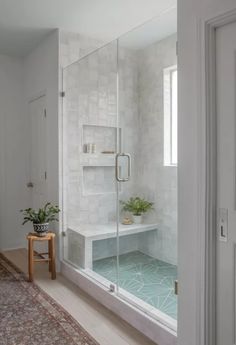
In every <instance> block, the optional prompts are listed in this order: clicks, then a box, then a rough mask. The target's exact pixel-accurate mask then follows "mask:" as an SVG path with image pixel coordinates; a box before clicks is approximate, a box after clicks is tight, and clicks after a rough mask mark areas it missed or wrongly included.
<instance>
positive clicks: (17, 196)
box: [0, 55, 29, 250]
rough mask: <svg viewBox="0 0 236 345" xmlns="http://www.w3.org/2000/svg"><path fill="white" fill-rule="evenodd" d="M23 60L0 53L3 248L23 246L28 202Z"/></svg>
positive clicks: (0, 223) (0, 244) (0, 228)
mask: <svg viewBox="0 0 236 345" xmlns="http://www.w3.org/2000/svg"><path fill="white" fill-rule="evenodd" d="M22 67H23V61H22V60H21V59H17V58H12V57H8V56H3V55H0V250H2V249H10V248H17V247H22V245H23V243H24V241H25V240H24V239H25V231H26V228H24V227H22V226H21V223H22V216H21V214H20V212H19V210H20V209H21V208H24V207H26V206H27V204H28V200H29V199H28V196H29V195H28V190H27V187H26V183H27V174H26V169H25V167H26V164H27V132H26V128H25V120H26V117H25V112H24V108H23V87H22V85H23V68H22Z"/></svg>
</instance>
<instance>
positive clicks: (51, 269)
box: [27, 232, 56, 282]
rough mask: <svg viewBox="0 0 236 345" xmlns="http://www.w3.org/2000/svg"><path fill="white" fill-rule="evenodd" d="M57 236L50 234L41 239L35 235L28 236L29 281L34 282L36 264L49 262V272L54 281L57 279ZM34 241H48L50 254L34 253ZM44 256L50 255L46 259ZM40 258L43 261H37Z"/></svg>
mask: <svg viewBox="0 0 236 345" xmlns="http://www.w3.org/2000/svg"><path fill="white" fill-rule="evenodd" d="M54 239H55V234H54V233H53V232H48V233H47V234H46V236H43V237H39V236H37V235H35V234H34V233H29V234H28V236H27V240H28V268H29V281H30V282H32V281H33V271H34V262H48V263H49V272H51V276H52V279H56V264H55V243H54ZM34 241H48V253H36V252H35V251H34ZM44 255H48V258H45V257H44ZM35 256H38V257H41V259H35V258H34V257H35Z"/></svg>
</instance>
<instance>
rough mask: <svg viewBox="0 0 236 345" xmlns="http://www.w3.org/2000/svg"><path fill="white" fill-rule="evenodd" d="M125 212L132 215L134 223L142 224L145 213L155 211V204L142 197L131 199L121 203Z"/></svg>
mask: <svg viewBox="0 0 236 345" xmlns="http://www.w3.org/2000/svg"><path fill="white" fill-rule="evenodd" d="M121 204H122V206H123V207H122V209H123V211H128V212H130V213H132V215H133V219H134V223H136V224H140V223H141V222H142V215H143V213H146V212H148V211H149V210H151V209H153V205H154V203H153V202H150V201H147V200H145V199H144V198H140V197H138V196H137V197H131V198H129V200H127V201H121Z"/></svg>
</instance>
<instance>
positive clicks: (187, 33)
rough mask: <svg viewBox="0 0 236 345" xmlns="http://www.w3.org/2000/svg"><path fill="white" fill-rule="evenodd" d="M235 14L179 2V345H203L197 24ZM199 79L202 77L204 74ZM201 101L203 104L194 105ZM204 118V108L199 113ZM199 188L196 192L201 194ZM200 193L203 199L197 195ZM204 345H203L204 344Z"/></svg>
mask: <svg viewBox="0 0 236 345" xmlns="http://www.w3.org/2000/svg"><path fill="white" fill-rule="evenodd" d="M235 8H236V3H235V0H224V1H222V0H199V1H196V0H179V1H178V71H179V112H178V113H179V171H178V178H179V184H178V190H179V202H178V205H179V209H178V214H179V224H178V229H179V236H178V240H179V243H178V248H179V254H178V258H179V270H178V274H179V283H180V287H179V307H178V310H179V316H178V343H179V344H180V345H190V344H191V345H199V344H203V342H202V341H201V340H200V338H199V336H200V330H201V328H202V327H201V320H200V318H199V316H200V313H201V312H203V311H201V310H200V298H201V294H202V291H201V290H199V289H200V284H199V283H200V275H201V272H199V266H200V262H201V260H202V258H201V257H199V243H200V240H201V237H202V235H203V234H202V229H203V230H204V226H205V224H204V210H205V204H204V202H205V199H204V190H203V191H202V189H204V170H203V168H204V164H205V161H204V158H205V156H204V136H205V132H204V115H203V116H202V117H201V110H202V109H201V103H202V105H203V100H201V98H200V97H201V79H200V76H201V72H203V71H201V65H200V58H201V44H202V42H201V40H200V39H199V38H200V34H201V33H200V31H199V29H198V28H200V27H201V25H202V21H203V20H204V19H206V18H209V17H214V16H216V15H217V14H220V13H224V12H226V11H229V10H231V9H235ZM203 74H204V73H203ZM198 101H202V102H198ZM203 113H204V108H203ZM200 188H201V189H200ZM201 191H202V193H201ZM204 344H205V343H204Z"/></svg>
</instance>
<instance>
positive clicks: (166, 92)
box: [163, 65, 178, 167]
mask: <svg viewBox="0 0 236 345" xmlns="http://www.w3.org/2000/svg"><path fill="white" fill-rule="evenodd" d="M174 72H177V65H173V66H170V67H167V68H164V70H163V105H164V106H163V109H164V166H173V167H176V166H177V164H178V156H177V160H176V161H174V159H173V145H172V143H173V142H172V141H173V123H172V119H173V113H172V101H173V99H172V96H173V94H172V85H173V84H172V83H173V73H174ZM177 77H178V76H177ZM177 119H178V114H177ZM176 135H177V133H176Z"/></svg>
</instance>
